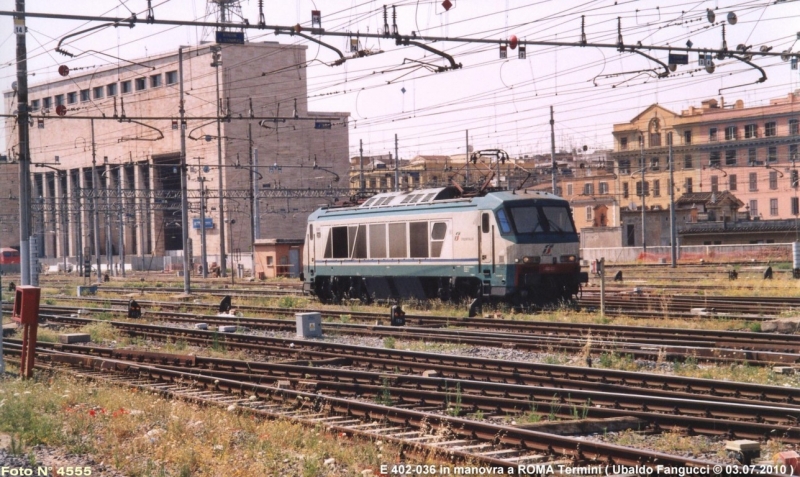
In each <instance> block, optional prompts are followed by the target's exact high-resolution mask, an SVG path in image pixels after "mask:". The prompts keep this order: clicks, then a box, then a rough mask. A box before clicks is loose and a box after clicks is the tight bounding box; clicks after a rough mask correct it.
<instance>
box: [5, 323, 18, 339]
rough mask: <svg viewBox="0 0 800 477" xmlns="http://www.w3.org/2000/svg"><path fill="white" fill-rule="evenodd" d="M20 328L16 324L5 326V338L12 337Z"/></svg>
mask: <svg viewBox="0 0 800 477" xmlns="http://www.w3.org/2000/svg"><path fill="white" fill-rule="evenodd" d="M17 328H19V325H18V324H16V323H6V324H5V325H3V334H2V335H3V336H11V335H13V334H14V332H15V331H16V330H17Z"/></svg>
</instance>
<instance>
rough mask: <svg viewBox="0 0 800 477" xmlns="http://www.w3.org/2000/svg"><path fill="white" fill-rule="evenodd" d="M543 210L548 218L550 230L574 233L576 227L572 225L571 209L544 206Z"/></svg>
mask: <svg viewBox="0 0 800 477" xmlns="http://www.w3.org/2000/svg"><path fill="white" fill-rule="evenodd" d="M542 212H544V216H545V217H546V218H547V225H548V230H549V231H550V232H559V233H573V232H575V227H573V226H572V218H571V217H570V213H569V209H568V208H566V207H561V206H557V207H552V206H543V207H542Z"/></svg>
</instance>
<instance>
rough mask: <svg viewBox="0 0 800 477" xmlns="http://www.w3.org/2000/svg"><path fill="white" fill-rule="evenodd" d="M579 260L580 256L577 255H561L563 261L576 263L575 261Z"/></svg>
mask: <svg viewBox="0 0 800 477" xmlns="http://www.w3.org/2000/svg"><path fill="white" fill-rule="evenodd" d="M577 260H578V257H576V256H575V255H562V256H561V261H562V262H568V263H575V261H577Z"/></svg>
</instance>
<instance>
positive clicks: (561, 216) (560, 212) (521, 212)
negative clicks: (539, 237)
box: [509, 205, 575, 234]
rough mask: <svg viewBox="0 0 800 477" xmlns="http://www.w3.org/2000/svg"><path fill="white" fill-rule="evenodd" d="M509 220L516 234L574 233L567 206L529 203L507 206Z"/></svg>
mask: <svg viewBox="0 0 800 477" xmlns="http://www.w3.org/2000/svg"><path fill="white" fill-rule="evenodd" d="M509 213H510V215H511V220H512V222H513V225H514V228H515V229H516V231H517V233H518V234H532V233H537V232H539V233H542V232H544V233H575V226H574V225H573V223H572V215H571V214H570V210H569V208H568V207H564V206H557V205H543V206H536V205H529V206H518V207H511V208H509Z"/></svg>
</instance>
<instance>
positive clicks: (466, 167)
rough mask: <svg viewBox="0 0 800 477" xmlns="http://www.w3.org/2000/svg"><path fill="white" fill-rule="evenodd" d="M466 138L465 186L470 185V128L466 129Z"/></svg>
mask: <svg viewBox="0 0 800 477" xmlns="http://www.w3.org/2000/svg"><path fill="white" fill-rule="evenodd" d="M465 133H466V134H465V140H466V144H464V157H465V158H466V161H465V163H464V187H468V186H469V129H467V130H466V131H465Z"/></svg>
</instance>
